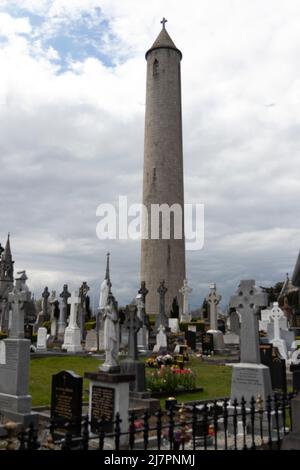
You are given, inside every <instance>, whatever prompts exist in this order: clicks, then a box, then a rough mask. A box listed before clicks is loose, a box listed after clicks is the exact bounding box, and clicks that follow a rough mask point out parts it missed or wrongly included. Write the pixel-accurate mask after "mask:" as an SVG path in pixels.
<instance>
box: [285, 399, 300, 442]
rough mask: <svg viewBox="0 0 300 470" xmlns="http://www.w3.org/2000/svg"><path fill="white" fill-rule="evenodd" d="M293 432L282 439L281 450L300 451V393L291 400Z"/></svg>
mask: <svg viewBox="0 0 300 470" xmlns="http://www.w3.org/2000/svg"><path fill="white" fill-rule="evenodd" d="M291 408H292V423H291V432H289V433H288V434H287V435H286V436H284V437H283V439H282V444H281V448H280V449H281V450H300V392H298V394H297V395H296V397H295V398H293V399H292V400H291Z"/></svg>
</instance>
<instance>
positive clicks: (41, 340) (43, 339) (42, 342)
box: [36, 327, 47, 352]
mask: <svg viewBox="0 0 300 470" xmlns="http://www.w3.org/2000/svg"><path fill="white" fill-rule="evenodd" d="M36 349H37V351H38V352H46V351H47V328H44V327H40V328H39V329H38V334H37V343H36Z"/></svg>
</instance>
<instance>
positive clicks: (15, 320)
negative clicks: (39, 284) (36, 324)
mask: <svg viewBox="0 0 300 470" xmlns="http://www.w3.org/2000/svg"><path fill="white" fill-rule="evenodd" d="M8 301H9V302H10V304H11V306H12V318H11V326H10V331H9V338H24V310H25V304H26V302H30V292H29V291H28V290H25V291H19V290H16V289H14V290H13V291H12V292H11V293H10V294H8Z"/></svg>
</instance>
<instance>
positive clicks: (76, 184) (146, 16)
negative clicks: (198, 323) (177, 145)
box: [0, 0, 300, 304]
mask: <svg viewBox="0 0 300 470" xmlns="http://www.w3.org/2000/svg"><path fill="white" fill-rule="evenodd" d="M15 4H16V5H17V7H19V8H23V9H24V10H22V12H20V14H19V17H13V16H12V12H11V9H12V5H13V2H2V3H0V5H2V6H3V13H1V14H0V28H1V31H2V33H1V34H2V35H5V36H6V38H7V40H6V41H4V42H3V43H1V44H0V68H1V71H5V73H3V72H2V73H1V75H0V119H1V122H2V125H1V130H0V159H1V177H2V180H3V181H4V185H3V184H1V186H0V201H1V202H0V209H1V214H2V220H4V223H3V224H1V235H2V239H3V238H4V236H5V231H8V230H11V231H12V235H13V237H12V245H13V250H14V254H15V258H16V261H17V265H19V264H20V265H22V267H27V269H28V271H29V272H32V273H35V274H32V282H33V283H34V286H35V288H38V287H39V284H40V288H42V286H43V285H45V284H46V283H48V284H50V281H51V279H52V281H53V282H52V281H51V282H52V287H56V286H55V280H56V282H57V283H58V284H59V285H60V284H63V283H64V282H69V283H71V282H72V279H73V280H74V279H75V280H76V282H77V280H79V279H80V276H82V277H85V278H86V279H88V280H89V282H91V283H92V284H93V285H94V286H96V285H98V283H99V282H100V279H99V277H100V278H101V277H102V275H103V272H104V263H105V259H104V258H105V257H104V253H105V251H106V250H107V249H110V250H111V252H112V254H113V255H112V259H113V260H114V263H115V265H114V278H113V283H114V287H115V290H116V295H117V297H118V296H119V298H120V299H121V301H122V302H125V301H129V300H130V299H131V298H132V297H133V295H134V292H135V291H136V288H137V285H138V269H139V244H138V243H132V244H128V245H126V248H125V249H124V245H123V244H121V243H118V242H115V243H113V242H110V243H107V244H105V243H102V244H101V243H100V242H99V241H98V240H97V239H96V237H95V227H96V223H97V219H96V217H95V209H96V207H97V205H98V204H99V203H100V202H113V201H116V200H117V199H118V196H119V194H128V195H129V196H130V198H131V200H132V202H139V201H140V198H141V189H142V187H141V186H142V172H141V170H142V158H143V120H144V104H145V78H146V77H145V72H146V70H145V69H146V63H145V59H144V53H145V51H146V50H147V48H149V47H150V46H151V44H152V43H153V41H154V39H155V37H156V35H157V34H158V32H159V29H160V24H159V21H160V19H161V17H162V16H163V15H165V16H166V17H167V18H168V20H169V21H168V23H167V28H168V31H169V32H170V34H171V36H172V38H173V39H174V41H175V43H176V45H177V46H178V47H179V48H180V49H181V50H182V52H183V61H182V86H183V92H182V96H183V124H184V158H185V162H184V165H185V195H186V202H191V201H194V202H203V203H204V204H205V214H206V220H205V224H206V240H205V246H204V249H203V250H202V251H200V252H197V253H195V252H193V253H188V255H187V259H188V277H189V279H190V280H191V283H192V286H193V288H194V292H193V299H192V303H195V304H200V303H202V298H203V296H204V295H205V294H206V292H205V289H204V288H203V285H208V283H209V282H211V281H217V282H218V284H219V289H220V290H221V291H223V297H224V301H225V302H226V299H227V298H228V295H229V294H230V292H232V290H233V289H234V287H235V285H236V283H237V282H238V280H239V279H240V278H241V277H250V278H251V277H257V279H258V280H259V281H260V282H265V281H266V280H267V281H268V282H270V283H271V282H276V281H278V280H280V279H281V278H283V277H284V273H285V272H286V271H287V270H288V271H291V269H292V268H293V264H294V261H295V258H296V254H297V251H298V240H299V223H298V220H299V217H298V212H299V209H298V201H299V196H300V194H299V193H300V189H299V188H300V187H299V184H298V179H297V176H298V174H299V170H300V160H299V156H298V153H299V143H300V142H299V140H300V137H299V136H300V133H299V126H300V123H299V104H300V103H299V102H300V92H299V90H300V87H299V79H300V59H299V52H298V51H299V48H300V33H299V28H298V24H297V18H298V17H299V13H300V5H299V2H297V1H293V0H290V1H289V2H288V3H286V4H283V3H282V2H281V1H277V0H272V1H271V0H264V1H263V2H261V1H258V0H255V1H253V0H251V1H250V0H244V2H240V1H236V0H235V1H233V0H232V1H228V0H226V1H221V0H219V1H217V0H215V1H208V0H205V1H204V0H203V1H202V2H197V1H190V2H188V8H187V4H183V3H181V2H177V3H174V1H170V0H164V1H162V0H160V1H158V0H155V1H152V2H141V1H140V0H126V2H120V1H116V0H98V1H96V0H95V1H93V0H90V1H87V0H81V1H79V0H65V1H62V0H60V1H58V0H57V1H52V2H50V1H43V2H42V1H41V0H38V1H33V0H31V1H24V2H21V1H19V2H15ZM5 6H6V8H8V7H9V8H10V14H9V13H8V10H6V11H5V10H4V7H5ZM96 8H100V9H101V18H102V19H106V20H107V21H108V22H109V25H108V30H107V31H106V33H105V35H104V36H103V35H102V40H103V43H102V45H101V47H102V51H103V52H105V53H106V54H110V59H111V62H112V63H113V64H115V65H114V67H108V66H107V65H106V64H105V63H102V62H101V61H100V60H99V58H98V59H97V58H95V57H88V58H87V59H84V60H80V59H78V58H77V57H71V56H70V58H69V59H68V60H69V62H68V70H62V69H61V68H60V66H59V64H58V63H57V61H58V60H59V59H60V57H61V54H60V50H59V46H56V47H53V46H49V44H48V43H47V44H46V43H45V42H44V38H45V37H47V38H49V37H51V36H54V37H55V34H56V33H57V31H58V29H59V28H62V27H63V28H65V31H68V28H69V26H71V25H74V24H76V22H77V21H78V20H79V19H80V17H81V15H82V14H83V13H90V15H91V18H92V20H91V21H92V22H95V24H96V22H97V21H98V19H99V10H97V9H96ZM26 10H27V11H28V17H27V13H26V17H25V13H24V11H25V12H26ZM16 12H17V9H16ZM191 12H192V14H191ZM30 14H39V15H44V19H43V24H42V25H39V26H34V23H33V22H32V23H31V18H30ZM16 15H17V14H15V15H14V16H16ZM17 16H18V15H17ZM62 25H63V26H62ZM42 33H43V35H44V36H43V35H42ZM99 47H100V46H99ZM129 246H130V248H128V247H129ZM43 247H44V248H43ZM127 251H129V252H130V257H129V256H128V253H127ZM45 273H48V274H47V275H46V274H45ZM33 278H34V280H33ZM46 279H48V280H46ZM74 282H75V281H74ZM58 288H59V287H57V289H58Z"/></svg>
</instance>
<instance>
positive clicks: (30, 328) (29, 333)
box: [24, 323, 33, 341]
mask: <svg viewBox="0 0 300 470" xmlns="http://www.w3.org/2000/svg"><path fill="white" fill-rule="evenodd" d="M32 334H33V325H29V323H27V324H26V325H25V328H24V337H25V339H29V340H30V341H31V340H32Z"/></svg>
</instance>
